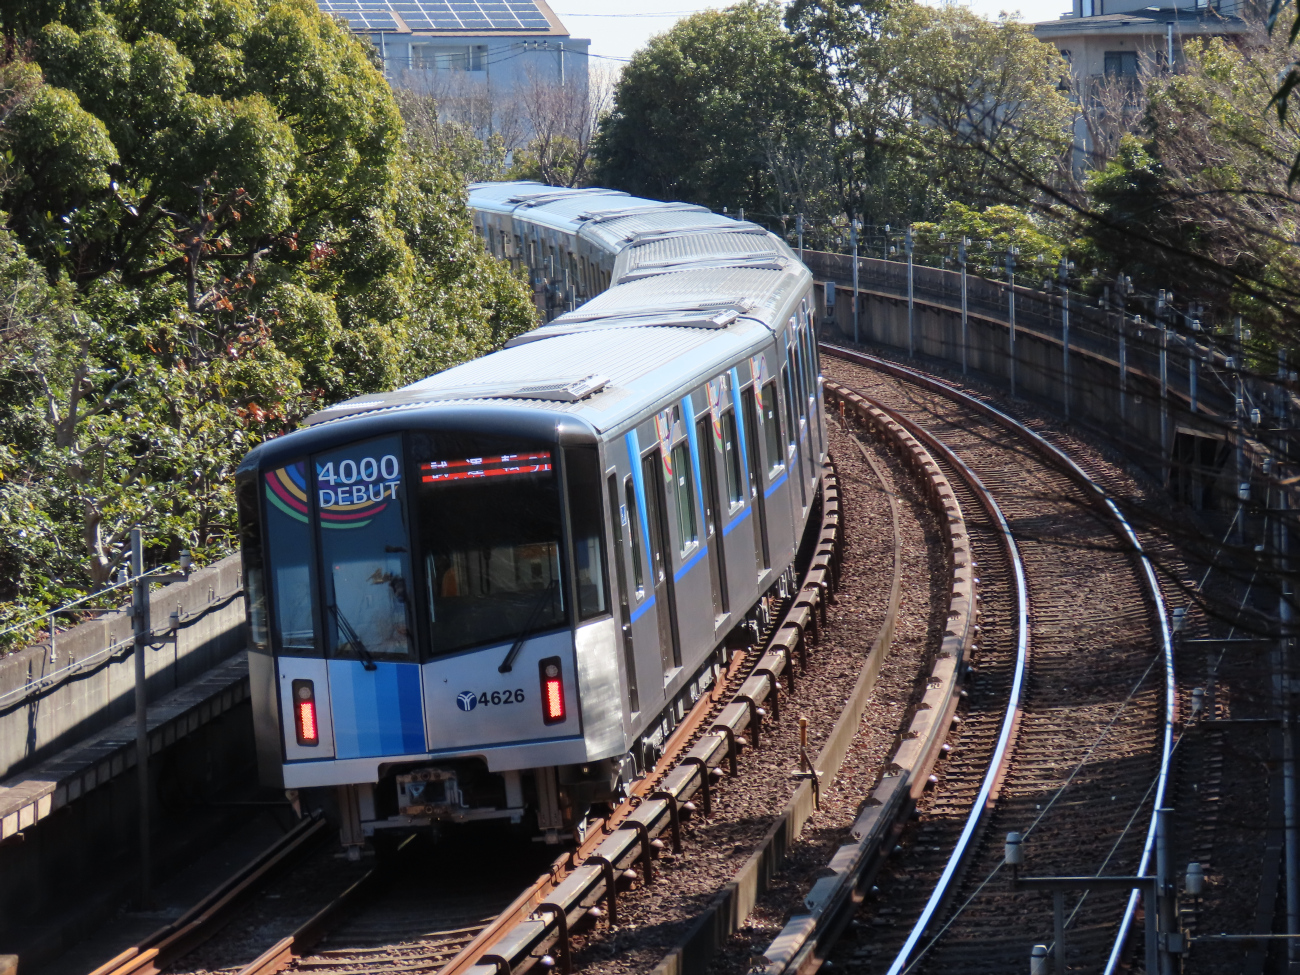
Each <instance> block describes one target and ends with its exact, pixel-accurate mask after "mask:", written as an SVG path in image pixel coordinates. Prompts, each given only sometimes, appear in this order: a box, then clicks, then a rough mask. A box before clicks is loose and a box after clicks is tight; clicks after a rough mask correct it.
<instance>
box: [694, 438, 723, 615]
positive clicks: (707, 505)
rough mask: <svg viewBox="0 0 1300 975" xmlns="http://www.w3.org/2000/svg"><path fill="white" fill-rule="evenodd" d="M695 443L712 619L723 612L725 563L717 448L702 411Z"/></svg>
mask: <svg viewBox="0 0 1300 975" xmlns="http://www.w3.org/2000/svg"><path fill="white" fill-rule="evenodd" d="M695 431H696V436H695V442H696V443H697V444H698V445H699V454H700V479H701V481H702V482H703V483H701V484H700V493H701V494H702V495H703V502H704V544H705V545H707V546H708V547H709V581H710V582H711V583H712V584H713V618H714V620H715V621H717V620H720V619H722V618H723V617H724V616H726V615H727V612H728V607H727V565H726V561H725V559H726V556H725V554H724V553H723V551H722V532H721V531H720V530H719V519H718V512H719V511H720V510H721V508H720V507H719V504H718V474H717V459H716V458H717V448H716V447H715V446H714V442H713V421H712V414H710V413H706V414H705V415H704V416H702V417H700V420H699V422H698V423H697V424H696V425H695Z"/></svg>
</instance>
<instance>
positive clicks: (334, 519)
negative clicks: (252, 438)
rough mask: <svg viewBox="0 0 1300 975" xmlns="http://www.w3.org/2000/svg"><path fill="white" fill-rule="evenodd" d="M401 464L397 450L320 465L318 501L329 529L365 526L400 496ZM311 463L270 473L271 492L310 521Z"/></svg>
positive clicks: (278, 502) (278, 501)
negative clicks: (309, 484)
mask: <svg viewBox="0 0 1300 975" xmlns="http://www.w3.org/2000/svg"><path fill="white" fill-rule="evenodd" d="M401 483H402V467H401V462H400V461H398V459H397V457H396V456H394V455H393V454H384V455H383V456H382V457H378V458H376V457H362V458H360V459H356V460H354V459H352V458H346V459H344V460H340V461H330V462H329V463H326V464H316V504H317V510H318V511H319V513H320V521H321V525H322V526H323V527H325V528H364V527H365V526H366V525H368V524H370V521H371V519H373V518H374V517H375V516H376V515H378V514H379V513H380V512H381V511H383V510H384V509H385V508H386V507H388V504H389V502H391V501H394V500H396V499H397V489H398V487H399V486H401ZM307 491H308V489H307V462H306V461H299V462H298V463H296V464H290V465H289V466H288V467H281V468H280V469H278V470H274V471H271V472H270V473H268V474H267V475H266V496H267V498H268V499H269V500H270V502H271V503H272V504H273V505H275V506H276V507H277V508H279V509H280V510H281V511H283V512H284V513H285V514H287V515H288V516H289V517H291V518H293V519H294V520H295V521H301V522H304V523H305V522H306V521H307V520H308V517H309V515H310V513H311V503H310V498H309V497H308V493H307Z"/></svg>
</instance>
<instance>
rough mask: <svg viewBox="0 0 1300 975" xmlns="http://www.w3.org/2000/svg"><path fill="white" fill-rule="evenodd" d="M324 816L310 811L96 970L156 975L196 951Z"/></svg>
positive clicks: (319, 832)
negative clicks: (172, 918) (171, 918)
mask: <svg viewBox="0 0 1300 975" xmlns="http://www.w3.org/2000/svg"><path fill="white" fill-rule="evenodd" d="M325 827H326V823H325V820H324V819H322V818H320V817H319V816H309V817H307V818H305V819H303V820H301V821H300V822H299V823H298V824H297V825H296V826H295V827H294V828H293V829H291V830H290V831H289V832H288V833H286V834H285V835H284V836H282V837H280V839H278V840H276V841H275V842H274V843H272V844H271V845H270V846H269V847H267V848H266V849H265V850H263V851H262V852H261V853H259V854H258V855H257V856H256V857H254V858H253V859H252V860H251V861H249V862H248V863H247V864H245V865H244V866H243V867H241V868H240V869H239V870H237V871H236V872H235V873H234V874H232V875H231V876H230V877H228V878H227V879H226V880H224V881H223V882H222V883H221V884H220V885H218V886H217V887H216V888H215V889H214V890H213V891H211V892H210V893H209V894H208V895H207V896H206V897H204V898H203V899H202V900H201V901H199V902H198V903H197V904H195V905H194V906H193V907H191V908H190V909H189V910H188V911H186V912H185V913H184V914H182V915H181V916H180V917H179V918H177V919H176V920H175V921H172V922H171V923H170V924H168V925H166V926H164V927H162V928H159V929H158V930H157V931H155V932H153V933H152V934H150V935H149V936H148V937H146V938H145V939H144V940H143V941H141V942H140V943H139V944H137V945H133V946H132V947H130V948H128V949H126V950H125V951H123V952H122V953H120V954H119V955H117V956H116V957H114V958H112V959H110V960H109V961H107V962H105V963H104V964H103V965H100V966H99V967H98V968H96V969H95V970H94V971H93V972H91V975H152V973H154V972H160V971H162V970H163V969H165V968H167V967H168V966H169V965H170V964H171V963H172V962H174V961H176V959H178V958H180V957H182V956H183V955H185V954H186V953H188V952H190V951H193V950H194V949H195V948H196V947H197V946H198V945H200V944H202V943H203V942H204V941H206V940H208V939H209V938H210V937H212V935H213V934H215V933H216V932H217V930H218V929H219V928H220V927H221V926H222V925H223V924H224V923H225V922H226V921H227V920H228V918H229V914H230V911H231V909H232V908H234V907H235V906H236V905H237V904H238V903H239V902H240V901H242V900H243V899H244V898H245V897H246V896H248V894H249V893H251V892H252V891H253V890H254V889H256V887H257V886H258V885H259V884H260V883H261V882H262V881H264V880H265V879H266V878H267V876H269V875H270V874H271V873H272V872H273V871H274V870H275V869H276V868H277V867H279V866H281V865H283V864H284V863H285V862H286V861H287V860H289V859H290V858H291V857H293V856H294V855H296V854H297V853H299V852H301V851H302V850H303V849H305V848H306V847H307V846H308V845H309V844H310V843H312V842H313V841H315V840H318V839H320V838H321V837H322V836H323V834H324V832H325Z"/></svg>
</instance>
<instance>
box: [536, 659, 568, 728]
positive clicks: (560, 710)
mask: <svg viewBox="0 0 1300 975" xmlns="http://www.w3.org/2000/svg"><path fill="white" fill-rule="evenodd" d="M537 669H538V671H539V673H540V674H541V678H542V720H543V721H544V722H545V723H546V724H559V723H560V722H561V721H563V720H564V673H563V672H562V671H561V670H560V658H559V657H547V658H546V659H545V660H543V661H542V662H541V663H539V664H538V665H537Z"/></svg>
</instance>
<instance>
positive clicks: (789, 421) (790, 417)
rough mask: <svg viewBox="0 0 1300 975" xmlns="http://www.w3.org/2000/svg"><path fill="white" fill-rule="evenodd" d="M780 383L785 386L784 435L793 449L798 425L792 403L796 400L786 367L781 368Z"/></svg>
mask: <svg viewBox="0 0 1300 975" xmlns="http://www.w3.org/2000/svg"><path fill="white" fill-rule="evenodd" d="M781 383H782V385H784V386H785V423H786V427H787V429H786V433H787V434H788V435H789V437H790V446H791V447H794V445H795V444H796V443H798V442H799V423H798V421H797V420H796V419H795V411H794V403H795V400H796V399H797V398H798V396H797V394H796V393H795V391H794V379H793V378H792V377H791V375H790V369H789V368H788V367H787V366H782V367H781Z"/></svg>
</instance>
